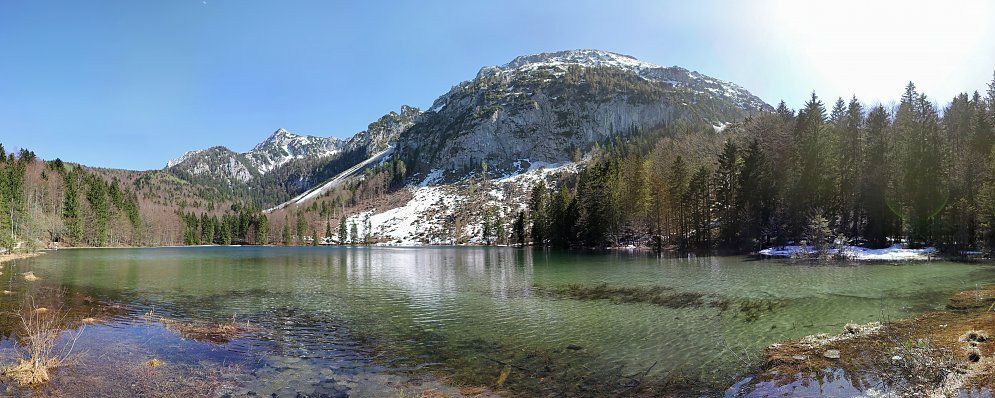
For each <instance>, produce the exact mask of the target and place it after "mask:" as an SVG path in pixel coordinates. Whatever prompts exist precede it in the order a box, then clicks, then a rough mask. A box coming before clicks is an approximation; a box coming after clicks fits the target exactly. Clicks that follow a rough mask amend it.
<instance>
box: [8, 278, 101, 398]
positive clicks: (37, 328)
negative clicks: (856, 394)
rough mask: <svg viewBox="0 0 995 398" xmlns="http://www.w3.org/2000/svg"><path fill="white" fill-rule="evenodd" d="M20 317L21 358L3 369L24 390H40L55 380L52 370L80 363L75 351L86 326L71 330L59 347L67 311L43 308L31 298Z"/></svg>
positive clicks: (17, 346)
mask: <svg viewBox="0 0 995 398" xmlns="http://www.w3.org/2000/svg"><path fill="white" fill-rule="evenodd" d="M18 316H19V317H20V320H21V326H22V328H23V331H22V332H23V334H22V335H21V336H20V339H19V341H18V342H17V344H16V348H17V350H18V355H19V358H18V359H17V362H16V363H15V364H13V365H10V366H6V367H4V368H3V369H0V374H2V376H3V377H4V378H6V379H8V380H12V381H13V382H15V383H17V384H18V385H19V386H22V387H36V386H39V385H42V384H45V383H47V382H48V381H49V380H50V379H51V374H50V371H51V370H52V369H55V368H58V367H63V366H67V365H70V364H73V363H75V362H76V361H77V360H78V358H79V357H78V355H76V354H74V353H73V349H74V348H75V347H76V341H77V340H78V339H79V337H80V336H81V335H82V333H83V329H84V327H82V326H80V327H79V328H78V329H75V330H73V331H70V332H69V336H68V339H67V341H65V342H63V343H62V344H59V336H60V335H62V325H64V324H65V321H66V313H65V312H63V311H61V310H60V311H49V310H48V309H46V308H45V307H39V306H37V305H35V303H34V300H33V299H32V298H30V297H29V298H28V300H27V302H26V303H25V305H24V306H23V308H22V309H21V312H20V314H19V315H18Z"/></svg>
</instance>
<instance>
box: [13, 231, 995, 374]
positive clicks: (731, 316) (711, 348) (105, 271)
mask: <svg viewBox="0 0 995 398" xmlns="http://www.w3.org/2000/svg"><path fill="white" fill-rule="evenodd" d="M16 267H18V270H19V271H28V270H31V271H33V272H34V273H35V274H37V275H39V276H42V277H43V281H44V283H45V284H47V285H51V286H56V287H59V288H63V289H67V290H68V291H71V292H74V293H78V294H82V295H89V296H92V297H95V298H96V299H97V300H98V301H100V302H107V303H120V304H122V305H124V306H126V307H127V308H130V309H131V313H130V314H127V315H125V316H121V317H118V318H114V322H115V323H113V324H112V325H109V326H108V327H117V326H116V325H118V324H120V325H132V323H131V322H134V319H133V318H134V317H137V316H139V315H141V314H142V313H144V312H147V311H149V310H150V309H152V308H154V309H155V311H156V312H157V313H160V314H163V315H164V316H168V317H171V318H175V319H178V320H190V321H205V322H217V321H220V320H225V319H231V318H232V317H235V318H237V319H239V320H241V321H244V322H248V323H251V324H252V325H255V326H257V327H258V332H256V333H253V334H251V335H249V336H246V337H245V338H243V339H238V340H236V341H233V342H231V343H230V344H228V345H227V346H226V347H224V349H225V350H228V351H229V352H233V353H237V354H239V355H246V356H258V357H259V358H262V359H261V360H258V361H257V362H255V363H256V364H257V365H258V366H263V365H259V364H267V365H265V366H268V367H270V368H272V369H274V370H272V371H271V373H272V372H276V373H279V372H280V371H278V370H277V369H284V371H287V372H289V370H287V369H296V368H294V366H296V367H299V368H302V369H303V368H304V367H307V369H312V370H314V372H318V371H320V370H321V369H333V368H334V369H349V372H352V373H356V374H368V373H375V374H380V373H385V372H384V371H385V367H386V368H390V367H394V368H418V367H419V366H424V365H426V364H432V363H437V362H440V363H443V364H444V365H443V366H441V367H442V368H447V369H449V370H450V371H453V372H455V371H456V370H458V369H467V371H468V372H469V371H470V370H473V371H474V372H478V373H481V374H484V376H482V377H481V380H485V379H486V380H487V382H486V383H485V384H490V383H493V381H494V380H493V379H490V378H492V377H496V374H493V375H492V374H490V373H491V372H500V370H501V367H500V366H497V367H496V368H495V366H496V365H494V364H495V362H493V361H490V360H489V359H481V358H485V357H487V358H491V359H494V360H499V361H512V360H520V361H526V360H527V359H526V358H524V357H521V358H519V357H516V356H515V355H518V354H516V353H532V354H534V355H535V356H536V357H542V358H546V359H547V360H549V361H561V362H557V364H558V365H559V366H560V367H559V368H557V369H561V371H560V372H561V374H565V373H568V372H567V371H566V370H562V369H567V368H569V366H576V367H577V368H584V369H589V370H590V371H591V372H600V373H599V374H611V372H614V369H618V368H620V367H621V368H622V369H627V370H631V369H648V368H651V370H652V371H651V372H650V374H648V375H647V377H664V376H666V375H672V374H678V373H679V374H683V375H688V376H690V377H693V378H700V379H705V380H709V381H710V382H713V383H714V384H715V385H723V383H726V384H724V385H723V386H725V385H728V384H731V383H732V382H733V381H735V380H737V376H738V375H739V374H740V373H741V372H743V371H744V370H745V369H746V368H747V366H748V365H749V362H750V361H751V358H753V359H755V358H756V355H757V353H758V352H759V350H760V349H761V348H763V347H765V346H766V345H768V344H771V343H773V342H777V341H781V340H784V339H791V338H798V337H801V336H804V335H808V334H814V333H820V332H831V331H836V330H839V328H841V327H842V325H843V324H845V323H848V322H870V321H876V320H887V319H895V318H899V317H905V316H908V315H911V314H913V313H914V312H916V311H921V310H923V309H930V308H937V307H939V306H942V303H943V300H944V299H945V297H946V296H947V295H949V294H950V293H952V292H954V291H957V290H963V289H964V287H965V286H973V285H974V284H978V283H986V282H992V281H995V275H993V274H995V273H992V272H990V268H986V267H979V266H975V265H965V264H942V263H933V264H917V265H906V266H901V267H894V266H882V265H872V266H845V267H833V266H819V267H810V266H804V265H797V264H795V265H792V264H787V263H783V262H767V261H747V260H746V259H744V258H732V257H680V258H674V257H667V256H657V255H652V254H645V253H610V254H600V255H594V254H588V253H561V252H552V251H542V250H535V251H533V250H527V249H513V248H457V247H432V248H338V247H331V248H326V247H319V248H254V247H241V248H189V249H137V250H67V251H60V252H57V253H51V254H49V255H46V256H42V257H38V258H35V259H29V260H24V261H20V262H19V263H18V264H17V265H16ZM12 274H13V273H6V272H5V273H4V276H3V277H4V278H5V281H6V285H7V286H8V287H7V289H8V290H12V291H17V292H19V293H18V294H24V292H28V291H30V290H31V289H34V288H35V287H33V286H31V285H26V284H25V283H24V282H23V281H20V280H17V279H14V278H11V277H9V276H8V275H12ZM572 284H576V285H580V286H596V285H600V284H604V285H606V286H610V287H646V288H653V287H659V288H666V289H672V290H673V291H674V292H675V293H688V294H700V295H704V296H706V297H709V300H706V301H705V304H702V305H697V306H687V307H681V308H668V307H666V306H660V305H654V304H651V303H619V302H615V301H612V300H610V299H595V300H580V299H574V298H570V297H558V296H554V295H550V294H544V293H543V292H546V291H550V290H551V289H556V288H559V287H563V286H568V285H572ZM712 299H715V300H718V299H721V300H725V301H726V302H727V305H726V306H725V307H719V306H713V305H708V304H707V303H709V302H711V301H713V300H712ZM0 300H3V299H2V298H0ZM758 303H759V304H758ZM757 308H759V310H758V309H757ZM751 311H755V312H756V313H753V312H751ZM128 317H132V319H130V320H129V318H128ZM567 347H573V348H570V349H567ZM288 358H290V359H288ZM293 358H296V359H293ZM384 359H386V360H384ZM288 360H289V361H295V362H293V364H291V363H284V362H286V361H288ZM297 360H300V361H303V362H302V363H303V364H301V365H297V364H298V363H299V362H296V361H297ZM474 361H481V362H474ZM488 361H490V362H488ZM565 363H568V364H569V366H567V365H565ZM274 364H276V365H274ZM291 365H293V366H291ZM433 366H434V365H433ZM529 366H532V365H529ZM543 366H547V365H543ZM554 368H555V366H554ZM297 371H300V372H305V370H301V369H298V370H297ZM307 372H311V370H308V371H307ZM264 373H265V372H264ZM386 373H390V372H386ZM553 373H556V372H553ZM315 374H317V373H315ZM325 376H327V375H325ZM325 376H321V377H325ZM267 377H269V380H270V381H269V382H271V383H276V382H277V381H275V380H276V379H274V378H276V377H277V375H276V374H275V373H274V374H270V375H269V376H267ZM280 377H282V376H280ZM315 377H318V376H315ZM564 377H565V376H564ZM326 378H327V377H326ZM470 378H471V377H469V376H468V379H470ZM322 380H324V379H322ZM564 380H568V379H564ZM310 381H314V380H310ZM318 381H321V380H318ZM259 383H262V384H265V382H259ZM357 383H358V382H357ZM353 387H356V386H355V385H354V386H353ZM356 388H359V387H356Z"/></svg>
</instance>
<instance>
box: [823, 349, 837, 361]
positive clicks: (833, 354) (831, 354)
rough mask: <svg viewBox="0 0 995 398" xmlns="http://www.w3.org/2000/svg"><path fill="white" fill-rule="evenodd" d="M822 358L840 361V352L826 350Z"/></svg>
mask: <svg viewBox="0 0 995 398" xmlns="http://www.w3.org/2000/svg"><path fill="white" fill-rule="evenodd" d="M822 356H824V357H826V358H829V359H840V350H826V352H825V353H823V354H822Z"/></svg>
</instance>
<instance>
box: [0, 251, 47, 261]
mask: <svg viewBox="0 0 995 398" xmlns="http://www.w3.org/2000/svg"><path fill="white" fill-rule="evenodd" d="M45 253H47V251H46V250H39V251H36V252H31V253H13V254H0V264H3V263H6V262H8V261H14V260H23V259H26V258H31V257H38V256H41V255H43V254H45Z"/></svg>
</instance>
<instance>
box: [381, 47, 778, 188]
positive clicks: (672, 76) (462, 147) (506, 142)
mask: <svg viewBox="0 0 995 398" xmlns="http://www.w3.org/2000/svg"><path fill="white" fill-rule="evenodd" d="M771 110H773V108H772V107H771V106H770V105H768V104H766V103H764V102H763V100H761V99H760V98H758V97H756V96H755V95H753V94H751V93H750V92H748V91H746V90H745V89H743V88H742V87H739V86H738V85H736V84H733V83H729V82H725V81H722V80H718V79H715V78H711V77H708V76H705V75H703V74H700V73H697V72H692V71H689V70H687V69H684V68H680V67H662V66H659V65H654V64H651V63H648V62H643V61H640V60H637V59H635V58H633V57H630V56H627V55H621V54H616V53H612V52H608V51H600V50H574V51H561V52H555V53H544V54H536V55H528V56H522V57H518V58H515V59H514V60H512V61H511V62H509V63H507V64H505V65H502V66H489V67H484V68H482V69H480V71H479V72H478V73H477V76H476V77H475V78H474V79H473V80H470V81H466V82H463V83H460V84H459V85H457V86H455V87H453V88H452V89H451V90H450V91H449V92H448V93H446V94H444V95H442V96H441V97H439V98H438V99H437V100H436V101H435V103H434V104H433V106H432V108H430V109H429V111H427V112H426V113H425V114H424V115H422V116H421V117H420V118H419V119H418V122H417V123H415V125H414V126H412V127H411V128H410V129H408V130H407V131H406V132H405V133H404V134H401V136H400V138H399V142H398V145H397V148H398V150H397V152H396V156H399V157H400V158H401V159H404V160H405V161H406V162H407V163H408V164H409V167H411V166H414V167H412V170H414V171H415V172H417V173H422V174H425V173H428V172H430V171H434V170H443V171H446V172H449V174H452V173H453V172H455V173H456V174H459V173H465V172H468V171H472V170H474V169H476V168H479V167H480V165H481V163H482V162H486V163H487V164H488V166H489V167H490V168H491V169H492V170H496V171H505V172H511V171H515V169H516V168H521V167H523V165H524V167H527V164H525V163H522V162H521V161H520V160H522V159H529V160H530V161H532V162H545V163H557V162H562V161H565V160H570V159H571V157H572V155H573V154H574V152H577V151H580V152H585V151H586V150H587V149H589V148H590V147H591V146H592V145H594V144H595V143H599V142H603V141H605V140H611V139H613V138H614V137H622V136H628V135H632V134H639V133H640V132H643V131H649V130H652V129H654V128H657V127H659V126H662V125H664V124H666V123H669V122H672V121H675V120H684V121H686V122H688V123H693V124H700V125H712V126H724V125H725V124H727V123H729V122H736V121H740V120H742V119H744V118H745V117H746V116H748V115H749V114H750V113H753V112H759V111H771Z"/></svg>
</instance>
